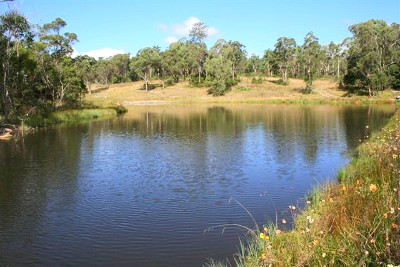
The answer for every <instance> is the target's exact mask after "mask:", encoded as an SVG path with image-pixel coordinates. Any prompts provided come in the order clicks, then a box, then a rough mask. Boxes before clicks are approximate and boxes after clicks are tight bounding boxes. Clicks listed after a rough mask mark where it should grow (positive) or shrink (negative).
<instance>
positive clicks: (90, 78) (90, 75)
mask: <svg viewBox="0 0 400 267" xmlns="http://www.w3.org/2000/svg"><path fill="white" fill-rule="evenodd" d="M74 64H75V66H76V75H77V76H78V77H79V78H81V79H82V81H83V83H84V85H85V87H86V90H87V92H88V93H89V94H91V93H92V90H91V85H92V83H94V82H95V77H96V76H95V71H94V66H95V64H96V59H95V58H93V57H90V56H78V57H76V58H75V59H74Z"/></svg>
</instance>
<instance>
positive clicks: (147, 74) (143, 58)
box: [130, 47, 161, 92]
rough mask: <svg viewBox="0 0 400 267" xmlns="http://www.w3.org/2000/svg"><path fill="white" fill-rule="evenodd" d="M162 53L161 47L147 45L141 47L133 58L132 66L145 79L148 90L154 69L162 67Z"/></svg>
mask: <svg viewBox="0 0 400 267" xmlns="http://www.w3.org/2000/svg"><path fill="white" fill-rule="evenodd" d="M160 63H161V54H160V48H159V47H146V48H144V49H141V50H140V51H139V52H138V53H137V55H136V57H134V58H133V59H132V62H131V64H130V66H131V68H132V69H133V70H135V72H136V73H137V74H138V75H139V76H140V77H141V78H142V79H143V81H144V85H145V89H146V92H147V91H148V84H149V80H150V79H151V76H152V73H153V72H154V70H156V69H158V68H159V67H160Z"/></svg>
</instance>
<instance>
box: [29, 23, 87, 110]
mask: <svg viewBox="0 0 400 267" xmlns="http://www.w3.org/2000/svg"><path fill="white" fill-rule="evenodd" d="M66 25H67V23H66V22H65V21H64V20H62V19H61V18H56V19H55V20H54V21H52V22H50V23H46V24H44V25H43V26H42V27H41V28H40V32H39V41H38V42H37V45H36V55H37V60H38V67H39V70H40V75H41V78H42V81H43V84H44V85H45V86H46V88H47V93H48V94H49V95H50V98H51V102H52V106H53V108H54V109H57V108H58V107H60V106H61V105H63V104H64V100H66V99H65V96H67V95H71V94H75V92H74V91H80V90H81V88H80V86H79V84H78V83H77V81H76V79H74V78H73V77H71V76H74V75H76V74H75V73H74V71H73V69H74V66H73V65H72V64H73V62H72V60H70V59H71V54H72V52H73V48H72V45H73V43H75V42H76V41H78V39H77V36H76V34H74V33H69V32H65V33H62V32H61V30H62V29H63V28H64V27H65V26H66ZM67 100H68V99H67Z"/></svg>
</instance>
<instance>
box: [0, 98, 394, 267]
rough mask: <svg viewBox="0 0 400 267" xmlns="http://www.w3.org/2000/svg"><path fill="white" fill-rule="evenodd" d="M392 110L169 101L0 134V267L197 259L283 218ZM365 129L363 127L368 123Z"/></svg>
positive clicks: (220, 252) (221, 252)
mask: <svg viewBox="0 0 400 267" xmlns="http://www.w3.org/2000/svg"><path fill="white" fill-rule="evenodd" d="M393 111H394V109H393V107H391V106H384V107H379V106H374V107H367V106H364V107H349V106H323V105H315V106H297V105H288V106H285V105H276V106H275V105H258V104H252V105H239V106H238V105H236V106H233V105H217V104H216V105H175V106H170V105H168V106H167V105H166V106H138V107H132V108H131V109H130V110H129V113H127V114H126V115H124V116H123V117H119V118H116V119H112V120H101V121H94V122H90V123H86V124H78V125H64V126H58V127H54V128H48V129H45V130H39V131H37V132H35V133H33V134H29V135H27V136H26V137H25V139H24V140H19V141H18V142H14V141H11V142H4V141H2V142H0V265H10V266H22V265H28V266H32V265H36V266H60V265H62V266H69V265H71V266H113V265H114V266H201V265H202V264H203V263H205V262H206V261H207V259H208V258H214V259H225V258H231V255H232V254H233V253H235V252H236V251H237V246H238V243H239V242H238V240H239V236H243V234H244V233H243V232H242V231H240V230H238V229H235V228H234V229H227V230H225V231H224V233H222V230H221V229H216V230H213V231H209V232H207V231H206V232H204V231H205V230H206V229H207V228H209V227H211V226H215V225H220V224H229V223H234V224H242V225H245V226H248V227H254V224H253V223H252V220H251V218H250V217H249V216H248V215H247V214H246V212H245V211H244V210H243V209H242V208H241V207H240V206H239V205H238V204H235V203H234V202H230V203H229V199H230V198H231V197H233V198H235V199H236V200H237V201H239V202H240V203H241V204H243V205H244V206H245V207H246V208H247V209H248V210H249V211H250V212H251V213H252V214H253V216H254V217H255V219H256V220H257V222H258V223H259V224H260V225H261V224H263V223H265V222H266V221H268V220H273V221H274V220H275V210H276V211H277V214H278V216H279V217H280V218H285V219H286V220H288V221H290V213H289V212H288V209H287V207H288V206H289V205H300V206H301V205H302V203H303V202H304V196H305V195H306V194H307V192H309V190H310V189H311V188H312V187H313V186H315V185H316V184H318V183H320V182H324V181H327V180H335V179H336V178H335V177H336V174H337V172H338V170H339V169H340V168H341V167H343V166H344V165H345V164H346V163H347V162H348V161H349V159H350V157H351V152H352V151H353V150H354V148H355V147H356V146H357V144H359V142H360V141H359V140H363V139H364V137H365V136H367V135H370V133H371V132H372V131H374V130H377V129H380V128H381V127H382V126H383V125H384V122H385V121H386V120H387V119H388V118H389V116H390V115H391V114H392V113H393ZM366 126H368V128H367V127H366Z"/></svg>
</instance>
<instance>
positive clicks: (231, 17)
mask: <svg viewBox="0 0 400 267" xmlns="http://www.w3.org/2000/svg"><path fill="white" fill-rule="evenodd" d="M8 6H10V7H12V8H16V9H18V10H20V11H21V12H22V13H23V14H25V15H26V16H27V17H28V18H29V20H30V21H32V22H35V23H39V24H43V23H46V22H50V21H52V20H53V19H55V18H56V17H60V18H62V19H64V20H65V21H66V22H67V23H68V25H67V27H66V29H65V30H66V31H68V32H74V33H76V34H77V35H78V38H79V42H78V43H76V44H75V49H76V50H77V52H78V53H89V54H91V55H103V56H108V55H111V54H113V53H118V52H125V53H128V52H129V53H131V54H136V53H137V51H138V50H139V49H141V48H144V47H147V46H153V45H159V46H160V47H161V48H163V49H165V48H167V47H168V42H171V41H173V40H176V39H179V38H181V37H185V35H187V31H188V29H189V28H190V27H191V25H192V24H193V23H194V22H196V21H203V22H204V23H205V24H207V25H208V26H209V27H210V32H209V33H210V36H209V37H208V39H207V40H206V43H207V44H208V45H209V46H212V45H213V44H214V43H215V41H216V40H217V39H219V38H223V39H226V40H235V41H239V42H241V43H242V44H244V45H245V46H246V50H247V52H248V54H249V55H251V54H252V53H255V54H258V55H262V54H263V52H264V50H265V49H267V48H273V47H274V44H275V42H276V40H277V39H278V38H279V37H282V36H286V37H292V38H294V39H295V40H296V42H297V43H298V44H302V43H303V39H304V36H305V35H306V34H307V33H308V32H309V31H313V32H314V34H315V35H316V36H317V37H319V40H320V43H321V44H327V43H329V42H330V41H334V42H340V41H342V40H343V39H344V38H346V37H349V36H350V35H351V34H350V32H349V31H348V27H349V26H350V25H353V24H355V23H359V22H362V21H366V20H369V19H383V20H385V21H386V22H388V23H389V24H390V23H392V22H396V23H399V21H400V0H369V1H366V0H364V1H361V0H330V1H325V0H320V1H317V0H282V1H267V0H264V1H262V0H201V1H200V0H196V1H194V0H193V1H190V0H141V1H137V0H115V1H113V0H15V2H14V3H11V4H7V3H0V12H2V13H3V12H4V11H6V10H7V9H8ZM96 52H97V53H96Z"/></svg>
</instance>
